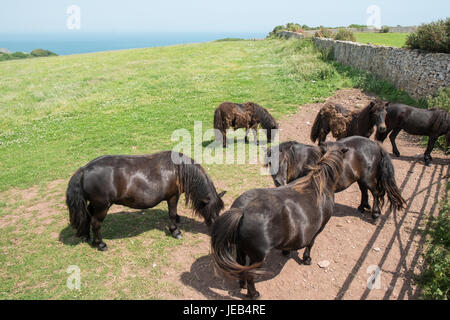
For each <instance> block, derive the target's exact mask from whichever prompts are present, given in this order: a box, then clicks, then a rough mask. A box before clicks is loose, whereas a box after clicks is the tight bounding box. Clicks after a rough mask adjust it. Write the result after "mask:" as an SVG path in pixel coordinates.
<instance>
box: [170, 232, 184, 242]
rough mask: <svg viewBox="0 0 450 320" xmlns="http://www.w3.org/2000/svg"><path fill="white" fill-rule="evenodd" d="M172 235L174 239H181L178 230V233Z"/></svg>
mask: <svg viewBox="0 0 450 320" xmlns="http://www.w3.org/2000/svg"><path fill="white" fill-rule="evenodd" d="M172 236H173V237H174V238H175V239H177V240H181V239H183V236H182V235H181V232H179V233H177V234H173V235H172Z"/></svg>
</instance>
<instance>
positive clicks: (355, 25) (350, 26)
mask: <svg viewBox="0 0 450 320" xmlns="http://www.w3.org/2000/svg"><path fill="white" fill-rule="evenodd" d="M348 28H355V29H363V28H367V26H366V25H364V24H351V25H349V26H348Z"/></svg>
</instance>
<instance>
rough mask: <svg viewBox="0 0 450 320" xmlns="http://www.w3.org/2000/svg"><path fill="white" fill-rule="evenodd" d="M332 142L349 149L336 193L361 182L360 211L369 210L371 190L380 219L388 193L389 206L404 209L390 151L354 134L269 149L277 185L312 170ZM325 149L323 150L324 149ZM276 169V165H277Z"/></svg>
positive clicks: (374, 207) (375, 210) (373, 215)
mask: <svg viewBox="0 0 450 320" xmlns="http://www.w3.org/2000/svg"><path fill="white" fill-rule="evenodd" d="M330 145H340V146H341V147H342V148H347V149H348V152H347V153H346V154H345V157H344V171H343V172H342V175H341V177H340V179H339V181H338V182H337V184H336V190H335V192H341V191H343V190H345V189H347V188H348V187H350V186H351V185H352V184H353V183H355V182H358V186H359V189H360V190H361V204H360V205H359V207H358V211H359V212H361V213H363V212H364V211H365V209H368V210H370V209H371V208H370V205H369V195H368V190H370V192H371V193H372V196H373V210H372V218H373V219H374V220H377V219H378V217H379V216H380V214H381V209H382V208H383V205H384V196H385V195H387V197H388V200H389V203H390V207H391V209H392V208H395V209H397V210H401V209H402V208H403V207H404V206H405V200H404V199H403V198H402V195H401V192H400V190H399V189H398V187H397V184H396V182H395V171H394V166H393V164H392V161H391V159H390V157H389V154H388V153H387V152H386V151H385V150H384V149H383V148H382V147H381V146H380V145H379V144H378V143H376V142H375V141H372V140H370V139H368V138H364V137H359V136H353V137H348V138H344V139H342V140H339V141H338V142H325V143H324V144H322V145H321V147H320V148H319V147H315V146H309V145H304V144H301V143H298V142H295V141H289V142H284V143H282V144H280V145H279V146H274V147H272V148H270V149H268V150H267V155H266V161H265V165H266V166H268V167H269V168H270V173H271V175H272V179H273V181H274V183H275V186H277V187H278V186H283V185H286V184H288V183H290V182H292V181H294V180H296V179H298V178H301V177H303V176H305V175H306V174H308V173H309V171H310V170H311V167H313V166H314V165H315V164H316V163H317V161H318V160H319V158H320V156H321V153H323V152H324V151H325V150H326V149H327V148H328V147H329V146H330ZM273 148H279V151H278V152H279V164H278V170H277V171H276V172H273V171H275V170H274V169H273V168H272V161H273V159H272V160H268V159H271V158H270V157H271V153H274V151H273V150H272V149H273ZM321 149H322V150H321ZM274 168H275V167H274Z"/></svg>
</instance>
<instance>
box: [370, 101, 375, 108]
mask: <svg viewBox="0 0 450 320" xmlns="http://www.w3.org/2000/svg"><path fill="white" fill-rule="evenodd" d="M374 106H375V102H374V101H370V103H369V109H372V108H373V107H374Z"/></svg>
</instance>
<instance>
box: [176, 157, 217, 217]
mask: <svg viewBox="0 0 450 320" xmlns="http://www.w3.org/2000/svg"><path fill="white" fill-rule="evenodd" d="M170 153H171V152H170V151H169V154H170ZM169 157H170V156H169ZM184 157H185V159H186V160H187V161H183V162H182V163H181V164H174V163H173V162H172V160H171V159H170V158H169V161H170V162H171V163H172V165H173V166H175V169H176V170H177V175H178V183H179V185H178V188H179V192H180V193H182V192H184V194H185V199H186V205H190V206H191V207H192V209H193V212H194V213H195V214H197V215H199V216H201V217H203V218H205V219H209V218H211V217H212V216H213V213H214V212H220V211H221V210H222V209H223V207H224V203H223V201H222V199H221V198H220V197H219V196H218V194H217V191H216V188H215V186H214V183H213V182H212V180H211V179H210V178H209V176H208V174H207V173H206V172H205V171H204V169H203V168H202V167H201V166H200V164H198V163H196V162H195V161H194V160H193V159H191V158H189V157H187V156H184ZM208 195H211V196H212V197H213V199H208V198H207V196H208ZM204 200H209V201H213V204H212V205H205V202H204ZM215 210H217V211H215Z"/></svg>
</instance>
